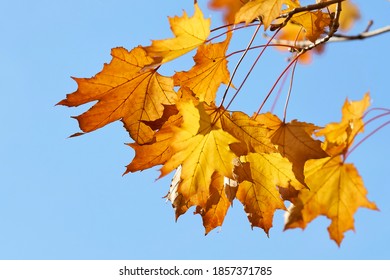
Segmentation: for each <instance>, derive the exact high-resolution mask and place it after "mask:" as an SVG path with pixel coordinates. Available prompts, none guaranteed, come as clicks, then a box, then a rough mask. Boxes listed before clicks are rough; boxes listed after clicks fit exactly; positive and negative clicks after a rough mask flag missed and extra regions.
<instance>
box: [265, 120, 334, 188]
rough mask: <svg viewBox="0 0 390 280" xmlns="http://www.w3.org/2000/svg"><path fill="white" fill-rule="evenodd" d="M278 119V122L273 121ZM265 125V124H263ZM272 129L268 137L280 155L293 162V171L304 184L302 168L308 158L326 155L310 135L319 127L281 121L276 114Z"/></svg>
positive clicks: (294, 121) (319, 143)
mask: <svg viewBox="0 0 390 280" xmlns="http://www.w3.org/2000/svg"><path fill="white" fill-rule="evenodd" d="M275 121H278V122H279V123H278V124H277V123H275ZM265 125H266V124H265ZM270 128H272V129H273V130H272V131H271V132H270V134H269V137H270V139H271V141H272V143H273V144H275V145H277V147H278V150H279V152H280V153H281V155H282V156H284V157H286V158H288V160H289V161H290V162H291V163H292V164H293V171H294V173H295V176H296V177H297V179H298V180H299V181H300V182H301V183H303V184H304V175H303V168H304V165H305V162H306V161H307V160H308V159H318V158H323V157H327V156H328V154H327V153H325V151H324V150H322V148H321V141H319V140H315V139H313V137H312V135H313V133H314V131H315V130H317V129H318V128H319V127H317V126H315V125H313V124H310V123H305V122H299V121H296V120H293V121H291V122H289V123H284V122H282V121H281V120H280V119H279V118H277V117H276V116H275V117H274V123H272V126H271V127H270Z"/></svg>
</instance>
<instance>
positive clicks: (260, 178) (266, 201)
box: [234, 153, 304, 234]
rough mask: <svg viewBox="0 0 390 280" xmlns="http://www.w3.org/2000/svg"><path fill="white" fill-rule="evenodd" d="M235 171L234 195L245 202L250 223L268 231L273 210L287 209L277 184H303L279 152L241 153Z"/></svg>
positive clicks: (280, 185) (299, 185)
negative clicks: (235, 188)
mask: <svg viewBox="0 0 390 280" xmlns="http://www.w3.org/2000/svg"><path fill="white" fill-rule="evenodd" d="M234 173H235V175H236V178H237V180H238V182H240V184H239V186H238V190H237V193H236V197H237V199H238V200H239V201H240V202H241V203H242V204H243V205H244V210H245V212H246V213H247V215H248V219H249V221H250V223H251V226H252V227H260V228H262V229H263V230H264V231H265V232H266V233H267V234H268V232H269V229H270V228H271V227H272V220H273V215H274V212H275V211H276V209H282V210H285V209H286V208H285V206H284V203H283V200H282V198H281V196H280V193H279V191H278V187H279V188H288V187H290V186H292V187H294V188H295V189H301V188H303V187H304V186H303V185H302V184H301V183H300V182H298V181H297V180H296V178H295V175H294V173H293V171H292V164H291V163H290V162H289V161H288V160H287V159H286V158H283V157H282V156H281V155H280V154H279V153H270V154H265V153H249V154H248V155H246V156H241V157H240V163H239V164H237V165H236V166H235V168H234Z"/></svg>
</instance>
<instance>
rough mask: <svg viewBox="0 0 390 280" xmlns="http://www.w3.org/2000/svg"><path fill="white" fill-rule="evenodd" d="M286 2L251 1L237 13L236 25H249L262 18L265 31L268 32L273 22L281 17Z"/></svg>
mask: <svg viewBox="0 0 390 280" xmlns="http://www.w3.org/2000/svg"><path fill="white" fill-rule="evenodd" d="M284 2H285V1H284V0H253V1H249V2H248V3H246V4H245V5H244V6H243V7H241V9H240V10H239V11H238V12H237V14H236V19H235V23H240V22H245V24H249V23H251V22H252V21H254V20H255V19H257V18H259V17H260V18H261V21H262V23H263V24H264V30H266V29H267V28H268V27H269V26H270V24H271V23H272V21H273V20H274V19H276V18H277V17H278V16H279V14H280V12H281V10H282V6H283V3H284Z"/></svg>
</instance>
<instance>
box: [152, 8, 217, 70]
mask: <svg viewBox="0 0 390 280" xmlns="http://www.w3.org/2000/svg"><path fill="white" fill-rule="evenodd" d="M169 23H170V25H171V29H172V32H173V34H174V35H175V38H171V39H164V40H153V41H152V45H151V46H149V47H146V48H145V50H146V52H147V53H148V55H149V56H150V57H153V58H154V59H155V60H156V63H165V62H167V61H170V60H172V59H175V58H177V57H179V56H182V55H183V54H185V53H187V52H189V51H192V50H193V49H195V48H197V47H198V46H200V45H202V44H203V43H204V42H205V41H206V39H207V37H208V36H209V34H210V19H205V18H204V17H203V13H202V11H201V10H200V8H199V6H198V4H195V13H194V16H193V17H188V15H187V13H186V12H184V14H183V16H182V17H178V16H175V17H173V18H169Z"/></svg>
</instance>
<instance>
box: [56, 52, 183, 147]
mask: <svg viewBox="0 0 390 280" xmlns="http://www.w3.org/2000/svg"><path fill="white" fill-rule="evenodd" d="M111 55H112V60H111V62H110V63H109V64H105V65H104V68H103V70H102V71H101V72H100V73H98V74H97V75H96V76H94V77H92V78H89V79H88V78H87V79H86V78H81V79H80V78H75V80H76V82H77V84H78V89H77V91H76V92H73V93H71V94H68V95H67V96H66V99H64V100H62V101H60V102H59V103H58V105H65V106H79V105H82V104H85V103H89V102H91V101H98V102H97V103H96V104H95V105H94V106H92V107H91V108H90V109H89V110H88V111H87V112H85V113H83V114H82V115H80V116H77V117H76V119H77V120H78V122H79V126H80V129H81V130H82V131H83V132H91V131H93V130H96V129H98V128H101V127H103V126H105V125H107V124H109V123H111V122H114V121H117V120H121V121H122V122H123V123H124V126H125V128H126V130H127V131H128V132H129V133H130V136H131V137H132V138H133V139H134V140H135V141H136V142H137V143H140V144H143V143H146V142H149V141H151V140H152V138H153V134H154V132H153V130H152V129H151V128H150V127H149V126H148V125H146V124H145V123H144V121H153V120H156V119H158V118H160V117H161V116H162V114H163V111H164V106H163V104H172V103H174V102H175V101H176V99H177V94H176V93H175V91H174V90H173V79H172V78H169V77H164V76H161V75H160V74H158V73H157V72H156V70H154V69H148V70H143V68H144V66H145V65H149V64H150V63H152V62H153V59H152V58H150V57H148V56H147V54H146V52H145V51H144V50H143V49H142V48H141V47H137V48H134V49H133V50H131V51H130V52H129V51H128V50H126V49H124V48H114V49H112V51H111Z"/></svg>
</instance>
